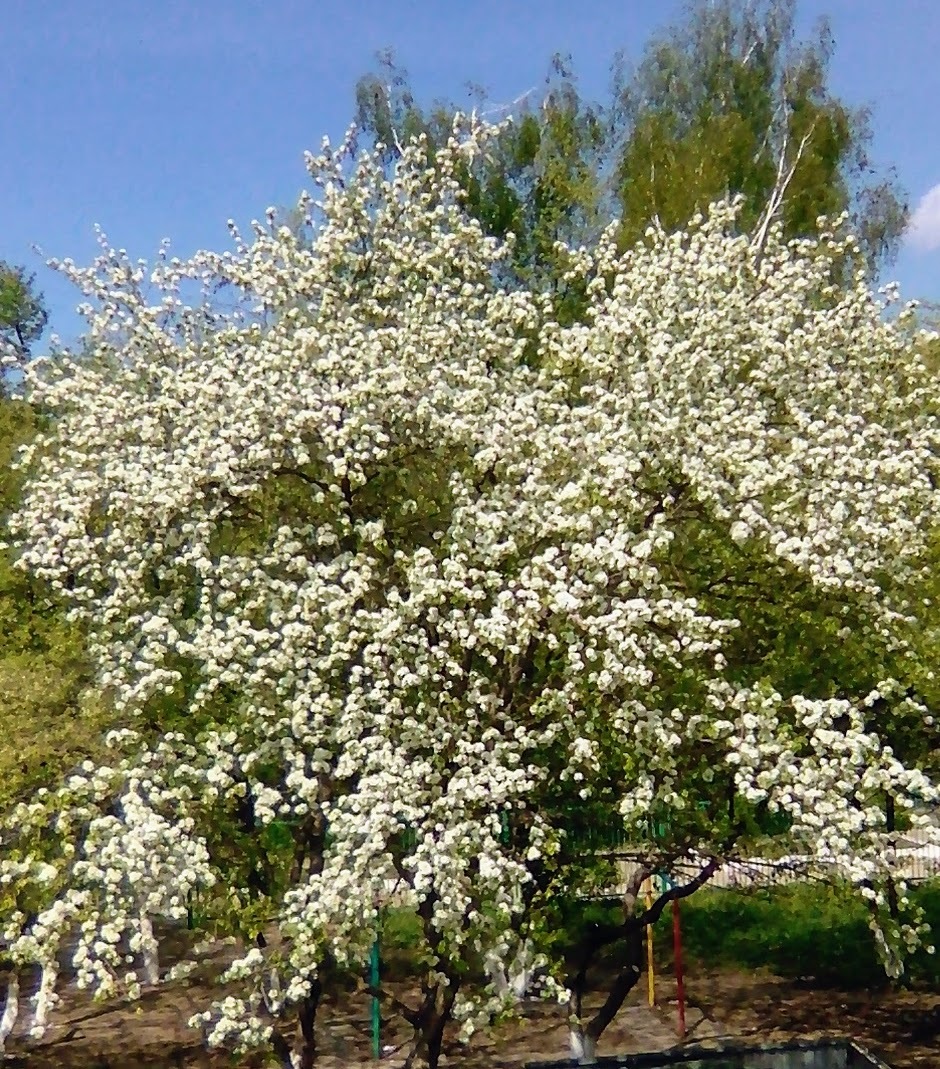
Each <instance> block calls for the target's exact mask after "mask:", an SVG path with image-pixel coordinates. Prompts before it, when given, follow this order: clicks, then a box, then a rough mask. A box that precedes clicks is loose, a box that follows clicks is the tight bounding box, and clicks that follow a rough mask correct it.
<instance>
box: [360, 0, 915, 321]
mask: <svg viewBox="0 0 940 1069" xmlns="http://www.w3.org/2000/svg"><path fill="white" fill-rule="evenodd" d="M832 48H833V41H832V38H831V35H830V33H829V30H828V27H827V26H826V25H825V24H823V25H821V26H820V28H819V29H818V31H817V33H816V35H815V37H813V38H812V39H811V40H809V41H808V42H805V43H798V42H797V41H796V36H795V0H761V2H759V3H756V4H752V3H745V2H744V0H719V2H717V3H705V2H704V0H698V2H695V3H692V4H690V5H689V7H688V8H687V9H686V12H685V16H684V18H683V19H682V20H681V21H680V22H678V23H677V24H676V25H674V26H673V27H671V28H669V29H667V30H666V31H664V32H663V33H662V34H660V35H658V36H657V37H655V38H653V39H652V40H651V41H650V42H649V44H648V45H647V47H646V50H645V52H644V55H643V58H642V60H641V62H640V63H639V65H638V66H637V68H636V70H635V71H633V72H632V73H630V74H627V73H625V70H624V67H623V64H622V62H621V61H620V60H619V59H617V60H615V61H614V64H613V69H614V78H613V82H612V88H611V94H610V97H609V98H608V99H607V100H606V101H605V102H596V101H589V100H586V99H585V98H584V97H583V96H582V94H581V93H580V92H579V90H578V85H577V79H576V77H575V74H574V71H573V68H572V66H571V63H570V60H569V59H567V58H566V57H563V56H559V55H556V56H555V57H553V58H552V60H551V63H550V66H549V71H548V74H547V77H546V79H545V83H544V86H543V87H542V89H541V91H540V93H539V94H530V95H529V97H527V98H526V99H523V100H519V101H514V102H512V104H511V105H505V106H502V107H499V106H497V107H493V106H484V107H483V108H482V111H483V113H484V114H485V115H486V116H487V117H488V118H492V119H499V118H502V117H503V116H505V115H509V114H511V115H512V116H513V118H514V120H515V121H514V122H513V123H512V124H510V125H509V126H507V127H506V128H505V130H504V132H503V134H502V136H501V137H500V139H499V140H498V142H497V143H496V144H495V145H494V146H493V148H492V149H491V151H490V152H489V153H488V154H487V157H486V158H485V159H482V160H476V161H474V163H473V165H472V166H469V167H468V168H467V170H466V173H465V175H464V176H463V184H464V187H465V191H466V198H467V200H466V203H467V207H468V209H469V211H470V212H471V214H473V215H474V216H476V217H477V218H478V219H479V220H480V221H481V222H482V223H483V225H484V227H485V228H486V230H487V231H488V232H489V233H491V234H493V235H496V236H499V237H502V238H505V237H507V236H512V238H513V239H514V241H515V257H514V270H515V272H516V274H517V275H518V277H520V278H522V279H524V280H525V281H526V282H528V283H531V282H533V281H538V282H541V283H542V284H543V285H545V286H546V287H547V288H548V289H550V291H551V292H552V293H553V294H554V296H555V300H556V310H557V311H558V313H559V316H560V318H561V319H562V321H571V320H573V319H576V318H577V317H578V316H579V315H580V313H581V310H582V308H583V293H582V292H581V291H580V290H579V289H578V288H577V287H572V286H571V285H570V284H569V283H566V282H564V281H563V280H562V278H561V274H562V271H561V264H560V261H559V259H558V254H557V252H556V250H555V242H556V241H558V240H566V241H573V242H574V243H575V244H578V243H581V242H590V241H591V240H592V239H593V238H594V237H596V235H597V233H598V231H599V229H600V227H601V226H602V225H603V224H604V221H605V220H606V219H610V218H612V217H619V218H620V220H621V222H620V228H621V238H622V241H623V243H624V245H627V246H628V245H630V244H632V243H634V242H635V241H636V240H638V239H639V238H640V237H642V235H643V233H644V232H645V230H646V229H647V227H648V226H649V225H650V223H651V222H652V221H653V220H658V221H659V222H660V223H661V224H662V225H663V226H664V227H665V228H666V229H667V230H675V229H679V228H681V227H683V226H684V225H685V224H686V223H687V222H688V220H689V219H690V218H691V217H692V216H693V215H695V214H696V213H698V212H703V211H705V209H707V207H708V205H709V204H710V203H711V202H713V201H715V200H718V199H720V198H722V197H727V196H729V195H734V194H740V195H741V196H742V197H743V198H744V209H743V211H742V215H741V225H742V227H743V228H744V229H746V230H749V229H752V228H755V227H756V226H757V225H758V223H759V221H760V220H761V219H762V216H763V214H764V212H765V211H766V210H767V208H768V205H770V206H771V215H772V216H773V218H774V219H775V220H778V221H780V222H782V223H783V226H784V230H785V232H786V233H787V234H788V235H791V236H807V235H810V234H815V233H817V232H818V223H817V220H818V217H819V216H822V215H828V216H833V215H838V214H840V213H841V212H843V211H847V212H848V213H849V214H850V216H851V221H852V227H853V230H854V231H855V233H856V234H857V235H858V237H859V239H860V242H861V246H862V249H863V252H864V254H865V256H866V258H867V261H868V264H869V268H870V270H871V271H872V273H873V274H874V273H876V272H877V270H878V268H879V267H881V266H883V265H884V264H886V263H888V262H890V260H891V259H892V258H893V256H894V254H895V253H896V251H897V249H898V247H899V244H900V239H901V235H902V232H903V229H904V225H905V223H906V220H907V208H906V206H905V204H904V203H903V200H902V196H901V194H900V191H899V190H898V188H897V185H896V182H895V180H894V178H893V176H892V175H891V174H890V173H889V174H887V175H886V176H885V175H881V176H879V175H877V174H876V173H875V170H874V168H873V166H872V163H871V160H870V153H869V149H870V145H871V140H872V134H871V128H870V124H869V116H868V113H867V112H866V111H865V110H864V109H860V108H851V107H850V106H849V105H848V104H846V103H845V102H844V101H842V100H840V99H838V98H837V97H835V96H834V95H833V94H832V92H831V91H830V88H829V85H828V67H829V58H830V56H831V53H832ZM481 103H482V104H483V105H486V104H487V101H486V100H485V99H484V100H482V101H481ZM356 108H357V115H356V118H357V124H358V127H359V129H360V130H361V131H362V132H363V133H364V134H365V135H366V136H367V137H369V138H371V139H372V140H373V141H375V142H379V143H381V144H383V145H385V146H386V151H387V154H388V158H389V159H392V158H394V157H395V156H396V155H397V152H398V146H399V145H401V144H403V143H404V141H405V139H406V138H407V137H410V136H413V135H414V134H423V135H425V136H426V137H427V138H428V140H429V142H430V144H431V145H432V146H437V145H440V144H441V143H442V142H443V140H444V139H445V138H446V137H447V136H448V134H449V132H450V128H451V124H452V117H453V111H454V108H453V107H452V106H451V105H448V104H446V103H438V104H436V105H434V106H433V107H432V108H429V109H426V110H424V109H422V108H421V106H420V105H419V103H418V102H417V100H416V99H415V96H414V93H413V92H412V90H411V87H410V84H409V81H408V75H407V72H406V71H405V70H403V69H402V68H401V67H399V66H397V65H396V64H395V62H394V59H393V57H392V55H391V54H390V53H388V52H386V53H383V54H382V55H381V56H380V57H379V64H378V67H377V70H376V71H374V72H372V73H369V74H367V75H365V76H364V77H363V78H361V79H360V80H359V82H358V83H357V87H356Z"/></svg>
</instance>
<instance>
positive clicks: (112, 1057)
mask: <svg viewBox="0 0 940 1069" xmlns="http://www.w3.org/2000/svg"><path fill="white" fill-rule="evenodd" d="M641 987H642V990H641V989H637V990H635V991H634V992H633V993H632V996H631V997H630V999H629V1000H628V1003H627V1005H626V1006H625V1007H624V1008H623V1010H622V1011H621V1013H620V1015H619V1017H618V1019H617V1020H616V1021H615V1022H614V1024H613V1025H612V1026H611V1027H610V1028H609V1029H608V1030H607V1032H606V1033H605V1035H604V1036H603V1038H602V1041H601V1044H600V1048H599V1050H598V1053H599V1054H616V1053H626V1052H633V1051H641V1050H661V1049H665V1048H667V1047H670V1046H673V1045H674V1044H675V1043H676V1042H677V1036H676V1003H675V984H674V983H673V981H672V978H671V977H669V976H664V977H661V978H658V982H657V1005H656V1006H655V1007H653V1008H652V1009H651V1008H649V1007H648V1006H647V1005H646V1001H645V981H644V982H643V983H642V984H641ZM687 987H688V1010H687V1023H688V1040H687V1041H688V1042H706V1043H707V1042H708V1041H709V1040H713V1039H719V1038H720V1039H722V1040H726V1039H729V1038H732V1037H737V1038H740V1039H741V1040H742V1041H743V1042H748V1041H750V1042H754V1043H757V1042H768V1041H773V1040H781V1041H782V1040H787V1039H795V1038H813V1037H817V1036H818V1037H823V1036H845V1037H849V1038H853V1039H856V1040H858V1041H860V1042H861V1043H863V1044H864V1045H865V1046H866V1047H868V1048H869V1049H871V1050H872V1051H874V1052H875V1053H876V1054H879V1055H880V1056H881V1057H882V1058H884V1059H885V1060H886V1061H887V1063H888V1064H889V1065H890V1066H893V1067H894V1069H914V1067H917V1069H926V1067H928V1066H929V1067H932V1069H933V1067H937V1066H940V993H936V994H926V993H912V992H903V991H901V992H892V991H882V992H848V991H834V990H831V989H826V990H821V989H812V988H810V987H807V986H801V985H799V984H795V983H794V982H792V981H784V980H780V979H778V978H775V977H772V976H754V975H747V974H743V973H732V972H715V973H703V972H701V971H696V972H695V973H693V974H692V975H691V976H690V977H689V979H688V981H687ZM209 997H211V996H210V993H209V992H208V991H206V990H205V989H204V988H200V987H199V986H198V985H193V986H190V987H185V986H179V987H177V988H175V989H173V990H164V991H160V992H153V993H150V994H147V995H145V996H144V1000H143V1003H142V1004H141V1005H140V1006H139V1007H137V1008H134V1007H130V1008H129V1007H127V1006H120V1007H117V1008H92V1007H90V1006H88V1005H85V1006H79V1005H73V1006H72V1007H70V1008H64V1012H62V1013H61V1014H60V1016H59V1017H58V1018H57V1024H56V1027H55V1029H54V1030H50V1033H49V1034H48V1039H47V1040H46V1041H45V1042H43V1044H42V1045H40V1046H38V1047H33V1048H32V1049H30V1050H28V1051H27V1050H26V1049H25V1048H24V1047H23V1046H21V1045H15V1044H14V1045H11V1047H10V1048H8V1053H7V1056H6V1057H5V1058H0V1066H3V1069H19V1067H22V1069H53V1067H54V1069H171V1067H186V1069H196V1067H206V1069H208V1067H213V1069H215V1067H219V1066H223V1065H225V1066H230V1065H231V1064H232V1063H231V1060H230V1058H229V1057H227V1056H224V1055H219V1054H217V1055H214V1056H210V1055H209V1054H207V1053H206V1052H205V1051H204V1050H203V1049H202V1048H201V1046H200V1045H199V1042H198V1036H197V1035H196V1034H195V1033H194V1032H193V1031H192V1030H190V1029H189V1028H188V1027H187V1024H186V1022H187V1019H188V1018H189V1016H190V1015H191V1014H192V1013H193V1012H195V1011H197V1010H198V1009H202V1008H203V1007H204V1006H205V1005H206V1003H207V1001H208V998H209ZM598 1001H599V996H598ZM588 1005H589V1007H590V1005H591V1003H590V1002H589V1003H588ZM368 1012H369V1010H368V1003H367V1000H366V999H365V998H363V997H359V998H353V997H351V996H347V997H343V998H341V999H340V1000H338V1001H337V1000H328V1001H327V1002H326V1004H325V1005H324V1007H323V1009H322V1012H321V1016H320V1018H319V1033H320V1050H321V1058H320V1062H321V1065H322V1066H323V1067H324V1069H347V1067H349V1069H353V1067H357V1066H361V1067H366V1066H374V1065H375V1064H376V1063H374V1062H373V1061H372V1060H371V1056H370V1039H369V1017H368ZM405 1038H406V1036H405V1034H404V1033H403V1032H400V1031H396V1030H395V1029H394V1027H393V1026H392V1025H391V1024H389V1025H388V1026H386V1027H385V1028H384V1030H383V1036H382V1041H383V1046H385V1047H386V1054H385V1057H384V1058H383V1062H384V1063H385V1064H386V1065H388V1066H389V1067H390V1069H392V1067H394V1066H395V1065H400V1063H401V1060H402V1058H401V1056H400V1055H398V1054H396V1053H395V1052H394V1050H393V1049H392V1048H394V1047H395V1046H396V1044H398V1043H400V1042H402V1041H403V1040H404V1039H405ZM566 1056H567V1032H566V1028H565V1024H564V1020H563V1015H562V1013H561V1012H560V1009H559V1007H558V1006H557V1005H554V1004H551V1003H541V1002H538V1001H532V1002H527V1003H525V1004H524V1005H523V1007H522V1012H521V1016H520V1019H519V1020H517V1021H515V1022H513V1023H511V1024H508V1025H506V1026H504V1027H503V1028H502V1029H501V1030H500V1032H499V1033H498V1034H497V1035H495V1036H493V1037H489V1038H487V1039H485V1040H480V1041H479V1042H475V1043H473V1044H471V1046H470V1047H469V1048H466V1047H461V1046H459V1045H457V1044H456V1043H451V1044H449V1045H448V1047H447V1053H446V1060H445V1064H447V1065H449V1066H451V1067H452V1069H519V1067H521V1066H522V1065H524V1064H525V1063H526V1062H529V1061H533V1060H545V1059H554V1058H564V1057H566ZM248 1064H249V1065H251V1066H255V1067H257V1066H261V1065H264V1064H265V1063H264V1061H263V1060H252V1061H250V1062H249V1063H248Z"/></svg>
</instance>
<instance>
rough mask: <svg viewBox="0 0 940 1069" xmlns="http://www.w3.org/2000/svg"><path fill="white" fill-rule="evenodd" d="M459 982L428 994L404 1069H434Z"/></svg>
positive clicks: (436, 988) (452, 982)
mask: <svg viewBox="0 0 940 1069" xmlns="http://www.w3.org/2000/svg"><path fill="white" fill-rule="evenodd" d="M459 987H460V984H459V981H455V980H451V982H450V984H449V985H448V986H447V987H445V988H443V989H442V988H441V987H440V986H437V987H435V989H434V990H433V991H432V992H429V993H428V997H427V998H426V999H425V1003H424V1005H423V1006H422V1007H421V1011H420V1013H419V1015H418V1024H417V1028H416V1032H417V1036H416V1042H415V1045H414V1047H413V1048H412V1051H411V1053H410V1054H409V1055H408V1059H407V1061H406V1062H405V1069H419V1067H421V1069H437V1066H438V1062H439V1061H440V1057H441V1048H442V1046H443V1044H444V1030H445V1029H446V1028H447V1022H448V1021H449V1020H450V1015H451V1012H452V1011H453V1008H454V1002H455V1001H456V999H457V992H458V990H459Z"/></svg>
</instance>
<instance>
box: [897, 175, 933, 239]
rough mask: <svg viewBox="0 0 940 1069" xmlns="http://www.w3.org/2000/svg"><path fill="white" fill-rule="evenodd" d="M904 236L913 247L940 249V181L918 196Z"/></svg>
mask: <svg viewBox="0 0 940 1069" xmlns="http://www.w3.org/2000/svg"><path fill="white" fill-rule="evenodd" d="M905 236H906V238H907V243H908V244H909V245H912V246H913V247H914V248H915V249H922V250H924V251H925V252H929V251H930V250H932V249H940V182H938V183H937V185H935V186H934V187H933V189H928V190H927V192H926V193H925V194H924V195H923V196H922V197H921V198H920V201H919V203H918V205H917V207H916V208H915V209H914V214H913V215H912V216H911V221H910V222H909V223H908V224H907V232H906V235H905Z"/></svg>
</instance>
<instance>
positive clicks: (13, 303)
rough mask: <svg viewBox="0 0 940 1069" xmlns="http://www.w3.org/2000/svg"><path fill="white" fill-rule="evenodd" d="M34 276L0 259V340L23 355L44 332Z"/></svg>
mask: <svg viewBox="0 0 940 1069" xmlns="http://www.w3.org/2000/svg"><path fill="white" fill-rule="evenodd" d="M35 282H36V280H35V276H34V275H28V274H27V273H26V268H24V267H15V266H13V265H12V264H8V263H6V262H4V261H2V260H0V338H2V339H3V340H4V341H6V342H8V343H10V344H11V345H13V346H14V347H15V348H16V349H17V350H19V352H20V353H21V354H23V355H24V356H25V355H26V354H28V352H29V349H30V346H31V345H32V344H33V342H35V341H37V340H38V339H39V337H40V335H41V334H42V332H43V331H44V330H45V329H46V322H47V321H48V318H49V317H48V313H47V312H46V306H45V304H44V303H43V297H42V294H41V293H37V292H36V288H35Z"/></svg>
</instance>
